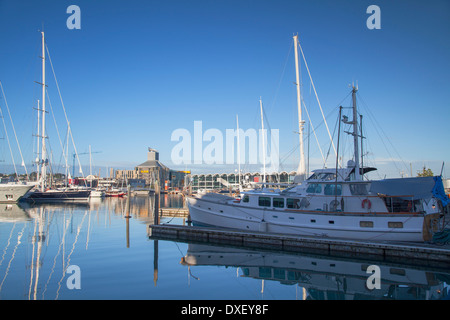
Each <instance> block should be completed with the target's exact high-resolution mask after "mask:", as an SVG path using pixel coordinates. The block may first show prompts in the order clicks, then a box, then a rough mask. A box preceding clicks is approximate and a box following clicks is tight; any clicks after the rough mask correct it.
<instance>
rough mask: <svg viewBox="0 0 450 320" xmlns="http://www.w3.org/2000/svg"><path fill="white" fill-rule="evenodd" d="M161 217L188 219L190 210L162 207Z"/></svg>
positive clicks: (160, 210)
mask: <svg viewBox="0 0 450 320" xmlns="http://www.w3.org/2000/svg"><path fill="white" fill-rule="evenodd" d="M159 215H160V216H161V217H177V218H187V217H188V216H189V210H188V209H187V208H167V207H162V208H160V209H159Z"/></svg>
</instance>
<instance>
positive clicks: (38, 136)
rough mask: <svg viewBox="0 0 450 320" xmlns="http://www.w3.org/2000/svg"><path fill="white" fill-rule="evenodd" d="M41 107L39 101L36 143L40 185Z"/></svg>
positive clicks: (37, 175)
mask: <svg viewBox="0 0 450 320" xmlns="http://www.w3.org/2000/svg"><path fill="white" fill-rule="evenodd" d="M40 114H41V107H40V105H39V99H38V101H37V117H38V118H37V135H36V140H37V141H36V142H37V146H36V152H37V155H36V181H37V182H38V183H39V179H40V176H39V175H40V171H41V165H40V163H41V162H40V160H41V159H40V158H41V150H40V149H41V146H40V145H39V142H40V141H39V139H40V138H41V131H40V126H41V123H40V122H41V117H40Z"/></svg>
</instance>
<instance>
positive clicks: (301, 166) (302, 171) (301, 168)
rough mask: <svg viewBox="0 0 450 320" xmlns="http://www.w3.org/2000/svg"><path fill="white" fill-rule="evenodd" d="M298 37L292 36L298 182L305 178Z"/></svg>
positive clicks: (303, 123)
mask: <svg viewBox="0 0 450 320" xmlns="http://www.w3.org/2000/svg"><path fill="white" fill-rule="evenodd" d="M297 47H298V35H295V36H294V48H295V75H296V86H297V109H298V133H299V139H300V162H299V164H298V168H297V175H298V176H299V178H300V181H303V180H305V178H306V165H305V152H304V148H303V126H304V125H305V121H303V120H302V102H301V94H300V74H299V67H298V66H299V65H298V49H297Z"/></svg>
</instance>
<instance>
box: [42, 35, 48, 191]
mask: <svg viewBox="0 0 450 320" xmlns="http://www.w3.org/2000/svg"><path fill="white" fill-rule="evenodd" d="M41 34H42V131H41V132H42V134H41V137H42V154H41V156H42V176H41V177H42V184H41V188H42V191H44V190H45V180H46V178H47V167H46V166H47V163H46V162H47V161H46V160H47V159H46V158H47V151H46V146H45V37H44V32H43V31H42V32H41Z"/></svg>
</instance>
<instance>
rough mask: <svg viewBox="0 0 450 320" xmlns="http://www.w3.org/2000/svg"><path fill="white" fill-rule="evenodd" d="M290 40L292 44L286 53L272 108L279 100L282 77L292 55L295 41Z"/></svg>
mask: <svg viewBox="0 0 450 320" xmlns="http://www.w3.org/2000/svg"><path fill="white" fill-rule="evenodd" d="M289 42H290V46H289V50H288V54H287V55H286V58H285V60H284V66H283V71H282V72H281V75H280V80H279V81H278V87H277V90H276V91H275V96H274V98H273V101H272V105H271V106H270V109H271V110H272V107H273V106H274V105H275V102H276V100H277V97H278V92H279V91H280V87H281V81H282V79H283V77H284V72H285V71H286V66H287V63H288V60H289V57H290V55H291V50H292V44H293V42H292V41H289Z"/></svg>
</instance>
